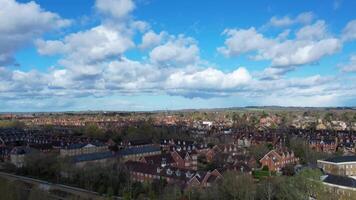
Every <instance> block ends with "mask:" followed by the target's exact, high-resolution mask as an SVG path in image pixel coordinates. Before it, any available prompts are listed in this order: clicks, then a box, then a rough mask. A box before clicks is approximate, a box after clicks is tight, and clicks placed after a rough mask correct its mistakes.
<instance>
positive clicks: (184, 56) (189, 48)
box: [149, 35, 199, 67]
mask: <svg viewBox="0 0 356 200" xmlns="http://www.w3.org/2000/svg"><path fill="white" fill-rule="evenodd" d="M149 56H150V60H151V61H152V62H153V63H154V64H157V65H160V66H169V67H177V66H178V67H182V66H185V65H189V64H195V63H196V62H197V61H198V60H199V48H198V46H197V44H196V42H195V41H194V40H193V39H192V38H189V37H188V38H187V37H184V36H183V35H180V36H178V37H174V38H171V39H170V40H169V41H167V42H166V43H164V44H162V45H159V46H157V47H155V48H154V49H152V51H151V52H150V53H149Z"/></svg>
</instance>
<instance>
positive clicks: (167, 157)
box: [145, 154, 175, 165]
mask: <svg viewBox="0 0 356 200" xmlns="http://www.w3.org/2000/svg"><path fill="white" fill-rule="evenodd" d="M145 160H146V161H147V163H149V164H152V165H161V162H162V160H164V161H165V162H166V164H167V165H169V164H171V163H174V162H175V161H174V159H173V157H172V155H171V154H161V155H153V156H145Z"/></svg>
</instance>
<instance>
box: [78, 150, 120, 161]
mask: <svg viewBox="0 0 356 200" xmlns="http://www.w3.org/2000/svg"><path fill="white" fill-rule="evenodd" d="M116 156H117V155H116V154H115V153H112V152H110V151H107V152H98V153H90V154H82V155H78V156H73V161H74V162H85V161H94V160H102V159H106V158H114V157H116Z"/></svg>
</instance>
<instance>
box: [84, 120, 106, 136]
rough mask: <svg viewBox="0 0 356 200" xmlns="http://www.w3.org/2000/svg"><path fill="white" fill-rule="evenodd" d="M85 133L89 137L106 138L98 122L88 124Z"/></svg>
mask: <svg viewBox="0 0 356 200" xmlns="http://www.w3.org/2000/svg"><path fill="white" fill-rule="evenodd" d="M84 134H85V136H87V137H91V138H97V139H105V134H104V131H103V130H102V129H100V128H99V127H98V126H97V125H96V124H87V125H85V127H84Z"/></svg>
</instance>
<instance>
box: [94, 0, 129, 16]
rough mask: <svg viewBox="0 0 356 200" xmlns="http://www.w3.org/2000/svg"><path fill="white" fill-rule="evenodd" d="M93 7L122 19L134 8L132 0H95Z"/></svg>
mask: <svg viewBox="0 0 356 200" xmlns="http://www.w3.org/2000/svg"><path fill="white" fill-rule="evenodd" d="M95 8H96V9H97V10H98V11H99V12H100V13H102V14H104V15H108V16H110V17H114V18H117V19H122V18H125V17H127V16H128V15H129V14H130V13H131V11H133V10H134V9H135V4H134V2H133V1H132V0H96V2H95Z"/></svg>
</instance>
